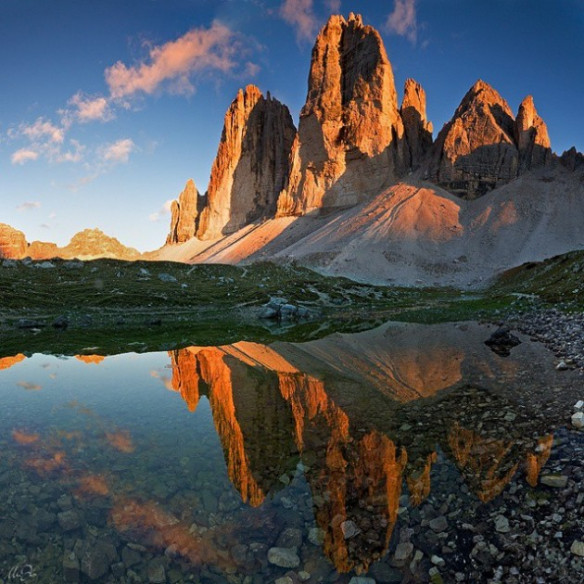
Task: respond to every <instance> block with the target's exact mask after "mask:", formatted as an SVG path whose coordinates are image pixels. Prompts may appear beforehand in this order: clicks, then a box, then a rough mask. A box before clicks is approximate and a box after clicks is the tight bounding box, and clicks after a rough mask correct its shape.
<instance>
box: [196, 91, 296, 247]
mask: <svg viewBox="0 0 584 584" xmlns="http://www.w3.org/2000/svg"><path fill="white" fill-rule="evenodd" d="M295 136H296V128H295V126H294V123H293V122H292V117H291V116H290V112H289V111H288V108H287V107H286V106H285V105H283V104H281V103H280V102H279V101H278V100H277V99H274V98H272V97H271V96H270V94H269V93H268V95H267V97H264V96H263V95H262V93H261V91H260V90H259V89H258V88H257V87H256V86H254V85H248V86H247V87H246V88H245V90H240V91H239V93H238V94H237V97H236V98H235V99H234V100H233V102H232V104H231V106H230V107H229V109H228V110H227V113H226V114H225V123H224V126H223V133H222V135H221V141H220V143H219V149H218V151H217V156H216V158H215V161H214V162H213V167H212V169H211V178H210V181H209V188H208V190H207V202H206V206H205V208H204V209H203V210H202V212H201V214H200V217H199V225H198V231H197V237H199V239H215V238H217V237H220V236H221V235H224V234H227V233H232V232H234V231H237V230H238V229H240V228H241V227H243V226H244V225H247V224H248V223H251V222H253V221H255V220H258V219H261V218H263V217H273V216H274V214H275V211H276V201H277V197H278V194H279V193H280V191H281V190H282V189H283V188H284V187H285V185H286V182H287V180H288V174H289V160H290V151H291V149H292V143H293V141H294V138H295Z"/></svg>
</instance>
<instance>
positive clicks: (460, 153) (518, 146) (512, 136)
mask: <svg viewBox="0 0 584 584" xmlns="http://www.w3.org/2000/svg"><path fill="white" fill-rule="evenodd" d="M551 162H552V156H551V149H550V141H549V138H548V133H547V127H546V125H545V123H544V121H543V120H542V119H541V118H540V117H539V116H538V114H537V111H536V109H535V106H534V104H533V98H532V97H531V96H528V97H526V98H525V99H524V100H523V102H522V103H521V105H520V107H519V113H518V115H517V119H515V117H514V116H513V112H512V111H511V108H510V107H509V105H508V103H507V102H506V101H505V100H504V99H503V98H502V97H501V96H500V95H499V93H498V92H497V91H496V90H495V89H493V88H492V87H491V86H490V85H489V84H488V83H485V82H484V81H481V80H479V81H477V82H476V83H475V84H474V85H473V86H472V87H471V88H470V90H469V91H468V93H467V94H466V95H465V96H464V98H463V100H462V102H461V103H460V105H459V106H458V108H457V110H456V112H455V113H454V117H453V118H452V120H450V122H448V123H447V124H446V125H445V126H444V128H442V130H441V131H440V133H439V134H438V138H437V139H436V144H435V145H434V147H433V153H432V161H431V163H430V164H429V167H428V169H427V175H428V176H429V178H430V180H432V181H433V182H435V183H436V184H438V185H440V186H442V187H444V188H446V189H448V190H449V191H451V192H452V193H454V194H456V195H458V196H460V197H463V198H468V199H474V198H477V197H479V196H482V195H484V194H485V193H486V192H487V191H489V190H492V189H493V188H495V187H497V186H500V185H502V184H505V183H507V182H509V181H510V180H513V179H514V178H517V177H518V176H519V175H520V174H523V173H524V172H526V171H529V170H531V169H532V168H537V167H540V166H545V165H547V164H551Z"/></svg>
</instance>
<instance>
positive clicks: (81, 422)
mask: <svg viewBox="0 0 584 584" xmlns="http://www.w3.org/2000/svg"><path fill="white" fill-rule="evenodd" d="M493 330H494V329H493V328H489V327H487V326H481V325H478V324H475V323H462V324H446V325H432V326H424V325H412V324H396V323H388V324H386V325H383V326H381V327H379V328H377V329H375V330H372V331H368V332H364V333H358V334H352V335H349V334H336V335H332V336H330V337H327V338H324V339H320V340H317V341H312V342H309V343H302V344H293V343H274V344H272V345H270V346H265V345H260V344H256V343H251V342H240V343H237V344H234V345H229V346H221V347H188V348H183V349H179V350H174V351H170V352H157V353H146V354H137V353H126V354H121V355H112V356H107V357H103V356H100V355H99V354H98V353H99V348H98V347H88V348H87V349H86V350H85V351H84V355H77V356H70V357H57V356H50V355H42V354H35V355H32V356H28V357H25V355H24V354H20V355H16V356H13V357H6V358H3V359H0V392H1V393H0V395H1V399H2V415H1V418H0V446H1V454H0V493H1V497H0V579H2V580H4V581H5V582H9V581H21V582H24V581H30V582H41V583H45V582H46V583H53V582H55V583H56V582H110V583H134V582H145V583H148V582H152V583H163V582H170V583H178V582H203V583H205V582H209V583H223V582H231V583H234V584H235V583H246V584H261V583H264V582H266V583H268V582H270V583H271V582H278V584H296V583H298V582H302V581H306V582H309V583H312V582H340V583H343V582H349V581H351V580H352V581H353V583H356V584H359V583H362V584H372V583H373V582H379V583H384V582H395V583H397V582H437V583H438V582H456V581H460V582H490V581H493V582H498V581H502V582H539V581H542V582H555V581H558V582H579V581H580V580H579V579H578V578H579V576H578V574H579V573H580V572H579V570H581V569H582V565H581V557H580V556H579V555H578V554H577V553H574V551H573V550H572V551H571V548H572V547H573V545H574V542H578V541H580V540H582V539H584V533H583V527H582V521H581V515H580V513H581V511H582V502H583V499H584V487H583V485H582V483H581V479H582V477H583V473H582V471H583V468H582V449H583V440H582V434H581V433H577V432H574V431H572V430H570V429H569V426H570V424H569V420H570V416H571V413H572V411H573V404H574V403H575V402H576V401H577V400H578V399H579V398H581V397H582V393H583V389H582V387H583V383H582V377H581V376H579V375H578V373H576V372H570V371H562V372H558V371H556V370H555V368H554V359H553V355H551V354H550V353H548V351H547V350H545V349H544V348H543V347H542V346H541V345H538V344H535V343H530V342H529V339H527V338H523V339H522V340H523V343H522V344H521V345H519V346H517V347H515V348H514V349H513V350H512V351H511V355H509V356H507V357H503V356H500V355H498V354H496V353H494V352H493V351H491V350H490V349H489V348H488V347H487V346H486V345H485V344H484V340H486V339H487V338H488V337H489V335H490V334H491V332H492V331H493ZM534 533H535V535H534ZM534 550H536V551H534ZM534 554H536V555H537V557H535V556H534ZM538 578H539V579H538Z"/></svg>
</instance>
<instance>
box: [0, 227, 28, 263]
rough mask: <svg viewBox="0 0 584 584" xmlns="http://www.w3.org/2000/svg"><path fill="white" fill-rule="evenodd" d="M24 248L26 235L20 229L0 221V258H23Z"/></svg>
mask: <svg viewBox="0 0 584 584" xmlns="http://www.w3.org/2000/svg"><path fill="white" fill-rule="evenodd" d="M26 248H27V243H26V237H25V236H24V233H22V231H18V229H14V227H10V225H6V224H5V223H0V258H5V259H20V258H23V257H25V255H26Z"/></svg>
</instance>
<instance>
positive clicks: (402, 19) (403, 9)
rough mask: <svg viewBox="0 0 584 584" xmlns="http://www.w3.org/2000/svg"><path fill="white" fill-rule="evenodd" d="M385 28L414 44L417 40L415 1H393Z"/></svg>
mask: <svg viewBox="0 0 584 584" xmlns="http://www.w3.org/2000/svg"><path fill="white" fill-rule="evenodd" d="M386 28H387V30H388V31H389V32H392V33H394V34H397V35H399V36H403V37H406V38H407V39H408V40H409V41H410V42H411V43H414V44H415V43H416V41H417V39H418V21H417V15H416V0H394V5H393V12H392V13H391V14H390V15H389V16H388V17H387V22H386Z"/></svg>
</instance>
